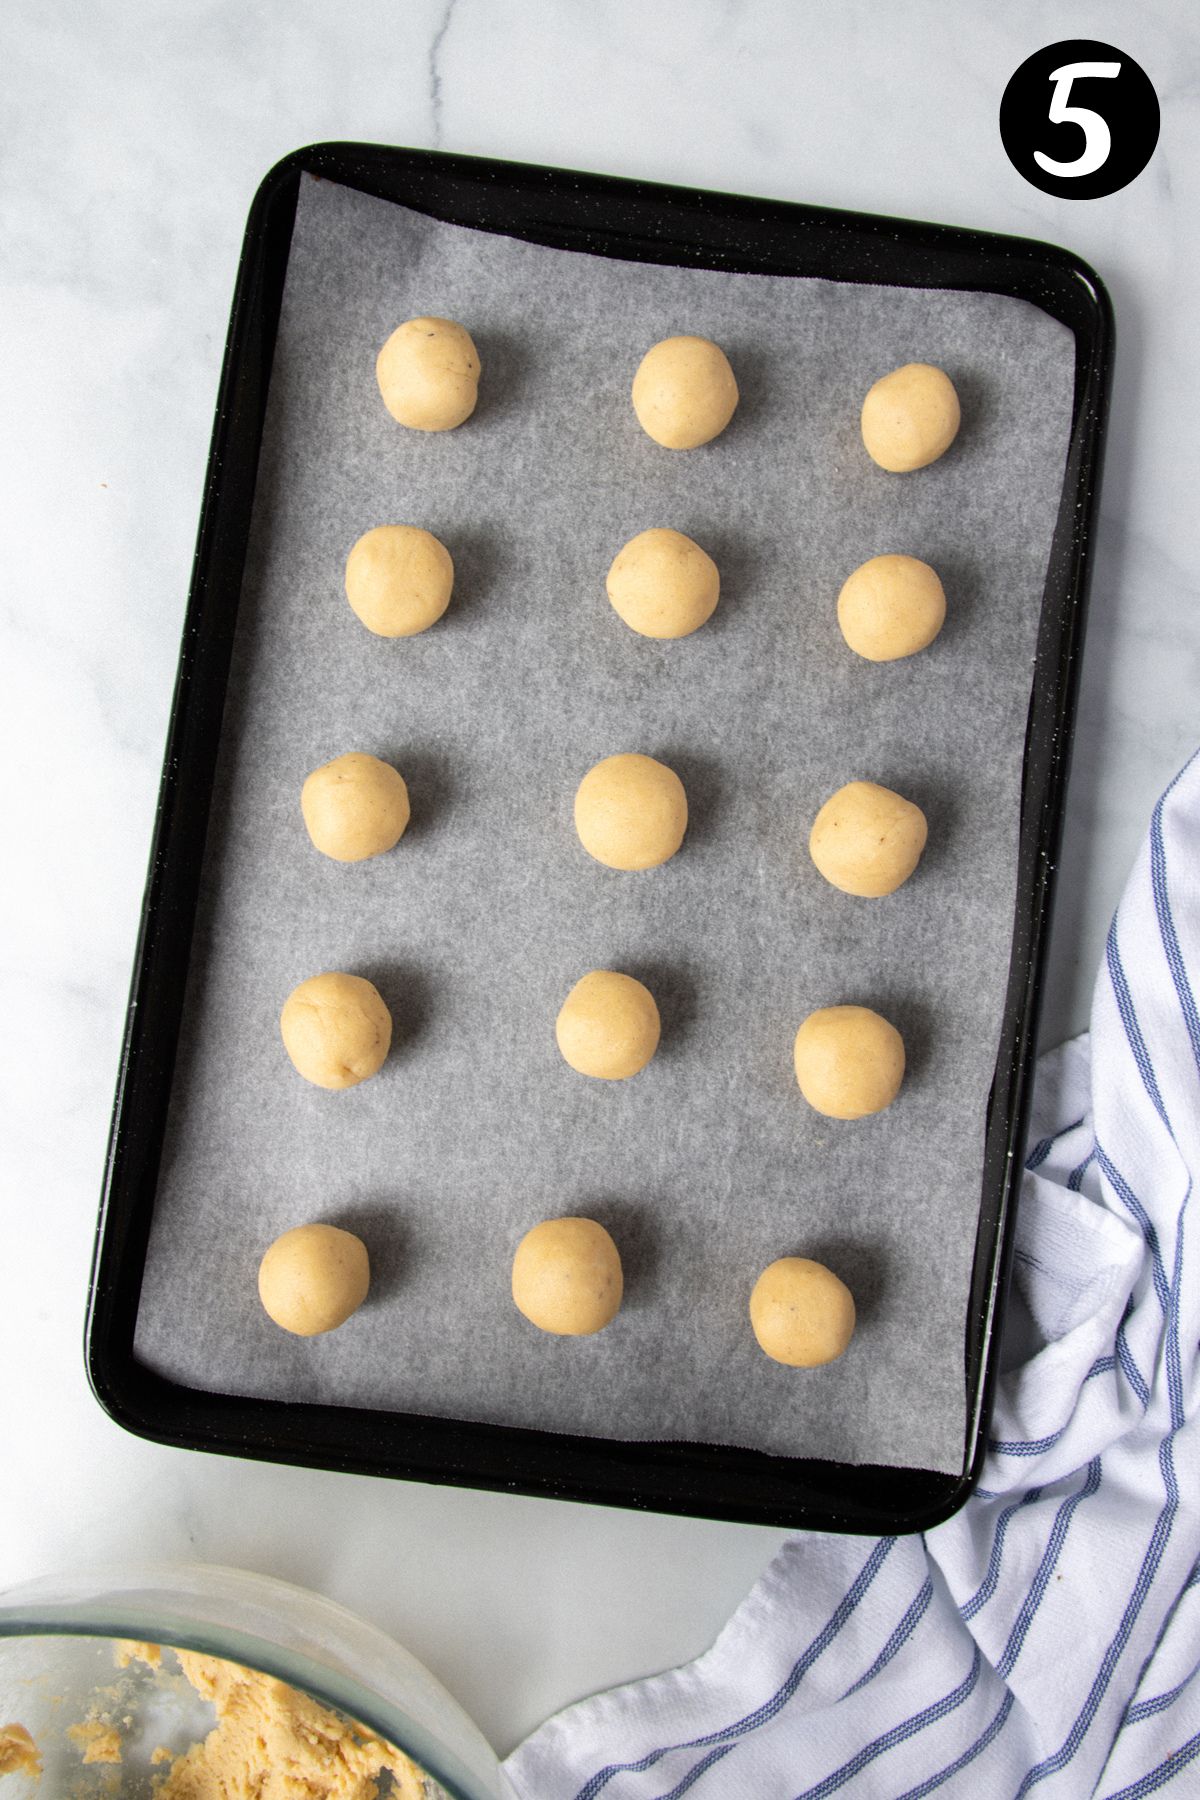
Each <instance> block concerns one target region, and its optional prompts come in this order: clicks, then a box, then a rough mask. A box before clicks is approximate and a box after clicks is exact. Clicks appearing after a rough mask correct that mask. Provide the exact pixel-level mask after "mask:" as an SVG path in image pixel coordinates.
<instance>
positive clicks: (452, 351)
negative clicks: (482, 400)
mask: <svg viewBox="0 0 1200 1800" xmlns="http://www.w3.org/2000/svg"><path fill="white" fill-rule="evenodd" d="M375 378H376V380H377V381H378V383H379V392H380V393H381V394H382V395H383V404H384V405H385V406H386V407H387V409H388V411H389V412H390V413H391V415H392V417H393V419H395V420H396V421H397V422H398V423H399V424H401V425H408V426H411V428H412V429H413V430H414V431H452V430H453V429H454V427H455V426H456V425H461V424H462V422H463V420H464V419H469V418H470V416H471V414H472V413H473V412H474V411H475V402H476V400H477V398H478V396H479V352H478V351H477V350H476V348H475V346H474V344H473V343H472V342H471V334H470V332H469V331H467V330H465V329H464V327H463V326H461V325H456V324H455V323H454V320H453V319H409V321H408V323H407V324H406V325H400V326H398V327H397V328H396V330H395V331H393V333H392V335H391V337H390V338H389V339H388V341H387V343H386V344H385V345H384V346H383V349H382V350H381V351H380V352H379V355H378V357H377V358H376V361H375Z"/></svg>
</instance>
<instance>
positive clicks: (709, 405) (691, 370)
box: [633, 337, 738, 450]
mask: <svg viewBox="0 0 1200 1800" xmlns="http://www.w3.org/2000/svg"><path fill="white" fill-rule="evenodd" d="M737 403H738V386H737V382H736V381H735V379H734V374H733V370H732V369H731V368H730V366H729V358H728V357H727V356H726V355H725V352H724V351H723V350H722V349H721V348H720V346H719V345H717V344H714V343H711V342H710V341H709V339H708V338H702V337H669V338H664V339H663V340H662V342H661V343H658V344H655V345H654V346H653V348H652V349H650V350H647V352H646V354H645V356H643V358H642V360H641V362H640V363H639V365H638V371H637V374H636V375H635V376H634V378H633V410H634V412H635V413H636V414H637V418H638V424H639V425H640V426H641V428H642V430H643V431H644V432H645V433H646V434H647V436H649V437H652V438H653V439H654V441H655V443H656V444H661V445H662V446H663V447H664V449H667V450H695V449H697V448H698V447H699V445H701V444H707V443H709V442H711V440H712V439H713V438H715V437H719V436H720V434H721V432H723V431H724V429H725V427H726V426H727V425H728V423H729V421H730V419H732V417H733V414H734V408H735V407H736V406H737Z"/></svg>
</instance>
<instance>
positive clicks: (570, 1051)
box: [554, 969, 661, 1081]
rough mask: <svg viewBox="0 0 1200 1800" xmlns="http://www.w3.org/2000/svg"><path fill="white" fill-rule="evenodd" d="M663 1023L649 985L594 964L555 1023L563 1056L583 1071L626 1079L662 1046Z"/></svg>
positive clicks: (598, 1076) (603, 1078)
mask: <svg viewBox="0 0 1200 1800" xmlns="http://www.w3.org/2000/svg"><path fill="white" fill-rule="evenodd" d="M660 1030H661V1024H660V1021H659V1016H658V1006H657V1004H656V1002H655V999H654V995H653V994H652V993H651V992H650V989H649V988H648V987H645V986H643V984H642V983H641V982H640V981H636V980H635V979H634V977H633V976H632V975H619V974H618V973H617V972H616V970H615V969H592V970H591V972H590V973H589V974H587V975H584V976H583V977H582V979H581V980H579V981H577V982H576V983H575V986H574V987H573V988H572V989H571V991H570V993H569V994H568V995H567V997H566V999H565V1000H564V1001H563V1004H562V1010H561V1011H560V1012H559V1015H558V1020H557V1022H556V1024H555V1027H554V1035H555V1038H556V1040H557V1043H558V1047H559V1049H560V1050H561V1052H562V1054H563V1057H564V1059H565V1060H566V1061H567V1062H569V1063H570V1065H571V1067H572V1068H573V1069H576V1070H578V1072H579V1074H581V1075H592V1076H594V1077H595V1078H596V1079H597V1080H599V1081H627V1080H628V1079H629V1077H630V1076H631V1075H636V1074H638V1073H639V1072H640V1070H642V1069H644V1068H645V1067H646V1064H647V1063H648V1062H649V1061H650V1059H651V1057H652V1056H653V1055H654V1052H655V1051H656V1050H657V1049H658V1039H659V1033H660Z"/></svg>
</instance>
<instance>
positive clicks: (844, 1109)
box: [793, 1006, 904, 1119]
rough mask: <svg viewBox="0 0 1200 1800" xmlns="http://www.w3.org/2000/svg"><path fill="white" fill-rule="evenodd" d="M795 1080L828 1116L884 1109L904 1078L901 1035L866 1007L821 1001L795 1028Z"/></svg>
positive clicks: (858, 1115) (852, 1115)
mask: <svg viewBox="0 0 1200 1800" xmlns="http://www.w3.org/2000/svg"><path fill="white" fill-rule="evenodd" d="M793 1055H794V1059H795V1066H796V1080H797V1082H798V1083H799V1086H800V1092H801V1093H802V1094H803V1095H804V1098H805V1099H806V1100H807V1101H808V1104H809V1105H810V1106H811V1107H812V1108H813V1109H814V1111H816V1112H819V1113H824V1115H825V1117H826V1118H828V1119H865V1118H867V1117H868V1116H869V1115H870V1114H871V1113H877V1112H883V1110H884V1108H885V1107H888V1106H890V1105H891V1104H892V1101H893V1100H894V1099H895V1098H896V1095H897V1094H898V1093H899V1092H900V1083H901V1082H902V1081H903V1080H904V1040H903V1038H902V1037H901V1036H900V1033H899V1032H898V1031H897V1030H896V1027H895V1026H894V1025H892V1024H889V1022H888V1020H887V1019H884V1018H882V1017H881V1016H880V1015H879V1013H877V1012H872V1010H871V1008H870V1007H869V1006H825V1007H822V1008H821V1009H820V1010H819V1011H818V1012H814V1013H810V1014H809V1015H808V1017H807V1019H805V1021H804V1023H803V1025H801V1027H800V1029H799V1031H798V1032H797V1033H796V1044H795V1049H794V1052H793Z"/></svg>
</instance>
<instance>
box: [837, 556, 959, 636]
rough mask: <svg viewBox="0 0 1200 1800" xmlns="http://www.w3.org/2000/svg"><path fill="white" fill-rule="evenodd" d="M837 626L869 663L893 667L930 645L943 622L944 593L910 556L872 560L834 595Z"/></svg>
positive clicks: (931, 572)
mask: <svg viewBox="0 0 1200 1800" xmlns="http://www.w3.org/2000/svg"><path fill="white" fill-rule="evenodd" d="M837 615H838V624H839V625H840V626H841V628H842V636H843V637H844V638H845V640H846V642H847V643H848V644H849V646H850V648H851V650H854V651H856V652H857V653H858V655H859V656H863V657H865V658H866V659H867V661H868V662H896V661H897V660H898V659H899V658H900V657H902V656H915V655H916V653H917V651H918V650H925V649H927V648H928V646H929V645H930V644H932V642H933V640H934V638H935V637H936V636H937V634H938V632H939V631H940V630H941V629H942V626H943V624H944V623H945V619H946V590H945V588H943V586H942V584H941V581H940V580H939V578H938V576H937V574H936V572H935V571H934V570H933V569H931V568H930V566H929V564H928V563H924V562H921V561H920V560H919V559H918V558H917V557H915V556H894V555H893V556H872V557H871V558H870V560H869V561H867V562H865V563H862V564H861V565H860V566H859V567H858V568H857V569H855V571H854V573H853V575H850V576H848V577H847V579H846V581H845V582H844V584H843V586H842V591H841V593H840V594H839V595H838V603H837Z"/></svg>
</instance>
